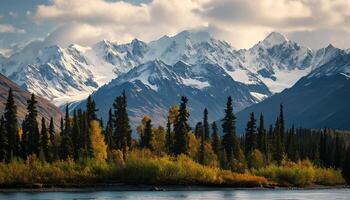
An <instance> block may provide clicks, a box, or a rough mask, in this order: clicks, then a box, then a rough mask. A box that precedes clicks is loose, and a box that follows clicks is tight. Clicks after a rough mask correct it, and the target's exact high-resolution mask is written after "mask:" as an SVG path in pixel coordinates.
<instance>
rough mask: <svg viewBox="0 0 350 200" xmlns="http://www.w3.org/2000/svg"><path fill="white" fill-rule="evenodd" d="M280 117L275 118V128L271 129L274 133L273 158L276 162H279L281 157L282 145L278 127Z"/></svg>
mask: <svg viewBox="0 0 350 200" xmlns="http://www.w3.org/2000/svg"><path fill="white" fill-rule="evenodd" d="M280 122H281V121H280V119H279V118H277V120H276V124H275V128H274V131H273V134H274V139H275V141H274V142H275V143H274V159H275V160H276V161H277V162H281V161H282V159H283V154H284V152H283V145H282V138H281V127H280Z"/></svg>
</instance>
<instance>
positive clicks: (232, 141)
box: [222, 96, 240, 162]
mask: <svg viewBox="0 0 350 200" xmlns="http://www.w3.org/2000/svg"><path fill="white" fill-rule="evenodd" d="M222 122H223V123H222V129H223V133H224V136H223V139H222V144H223V147H224V150H225V153H226V156H227V161H228V162H231V161H233V160H234V159H238V157H239V152H240V147H239V143H238V140H237V138H236V127H235V124H236V117H235V115H234V114H233V105H232V98H231V96H229V97H228V98H227V103H226V109H225V117H224V119H222Z"/></svg>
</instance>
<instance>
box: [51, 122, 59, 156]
mask: <svg viewBox="0 0 350 200" xmlns="http://www.w3.org/2000/svg"><path fill="white" fill-rule="evenodd" d="M55 135H56V133H55V125H54V123H53V118H52V117H51V118H50V124H49V141H50V142H49V144H50V145H49V149H50V151H49V152H50V156H49V159H50V160H55V159H57V158H58V152H57V144H56V138H55Z"/></svg>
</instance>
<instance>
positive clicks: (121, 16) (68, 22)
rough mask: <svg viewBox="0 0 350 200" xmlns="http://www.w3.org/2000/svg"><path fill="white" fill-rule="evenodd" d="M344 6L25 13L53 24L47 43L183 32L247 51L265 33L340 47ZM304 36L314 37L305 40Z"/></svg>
mask: <svg viewBox="0 0 350 200" xmlns="http://www.w3.org/2000/svg"><path fill="white" fill-rule="evenodd" d="M349 10H350V1H348V0H322V1H319V0H259V1H247V0H181V1H179V0H153V1H151V2H149V3H140V4H131V3H127V2H124V1H104V0H75V1H66V0H52V1H51V3H50V4H48V5H39V6H38V7H37V9H36V11H35V12H33V13H27V15H28V16H30V17H31V18H32V19H33V20H34V21H35V22H36V23H38V24H42V23H54V24H56V25H57V27H56V29H55V30H54V31H53V32H52V33H50V34H49V36H48V38H47V39H46V40H47V41H48V42H49V43H58V44H61V45H68V44H70V43H78V44H84V45H89V44H93V43H95V42H98V41H99V40H102V39H109V40H113V41H118V42H120V43H122V42H128V41H130V40H131V39H133V38H139V39H141V40H145V41H150V40H153V39H157V38H159V37H161V36H162V35H165V34H166V35H173V34H176V33H177V32H180V31H182V30H184V29H201V30H206V31H208V32H210V33H212V34H213V35H214V36H215V37H218V38H219V39H223V40H226V41H229V42H230V43H231V44H232V45H233V46H235V47H236V48H248V47H250V46H252V45H253V44H255V43H256V42H257V41H259V40H262V39H263V38H264V37H265V36H266V35H267V34H269V33H270V32H271V31H278V32H282V33H284V34H286V35H287V36H290V37H292V38H295V39H297V40H298V41H302V43H303V44H307V45H310V46H311V47H312V48H318V47H320V45H321V44H322V45H323V44H324V43H323V42H319V41H318V40H322V41H325V43H330V42H332V43H335V45H336V46H340V45H342V42H343V41H342V40H341V39H337V37H340V36H342V37H343V36H344V37H349V36H350V12H349ZM310 34H314V35H313V36H312V38H310Z"/></svg>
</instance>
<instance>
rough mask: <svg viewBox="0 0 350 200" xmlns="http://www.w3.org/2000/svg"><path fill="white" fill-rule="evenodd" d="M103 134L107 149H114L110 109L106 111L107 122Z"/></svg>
mask: <svg viewBox="0 0 350 200" xmlns="http://www.w3.org/2000/svg"><path fill="white" fill-rule="evenodd" d="M104 133H105V140H106V144H107V146H108V149H109V150H112V149H113V147H114V144H113V113H112V109H109V111H108V121H107V125H106V129H105V131H104Z"/></svg>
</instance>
